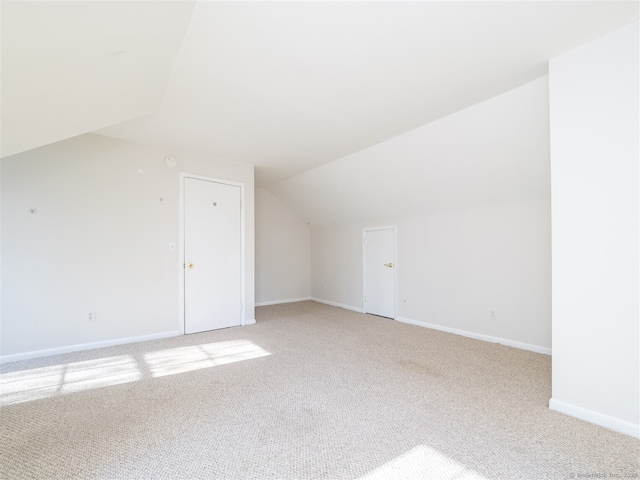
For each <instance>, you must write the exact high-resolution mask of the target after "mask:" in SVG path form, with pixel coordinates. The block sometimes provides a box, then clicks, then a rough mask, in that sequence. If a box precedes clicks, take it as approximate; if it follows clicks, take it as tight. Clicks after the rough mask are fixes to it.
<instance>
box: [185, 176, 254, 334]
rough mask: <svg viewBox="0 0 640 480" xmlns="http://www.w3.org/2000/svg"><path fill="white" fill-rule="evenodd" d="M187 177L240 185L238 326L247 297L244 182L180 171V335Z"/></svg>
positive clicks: (244, 323)
mask: <svg viewBox="0 0 640 480" xmlns="http://www.w3.org/2000/svg"><path fill="white" fill-rule="evenodd" d="M187 178H191V179H194V180H204V181H207V182H212V183H221V184H223V185H230V186H233V187H240V205H241V207H240V269H241V272H240V279H241V281H240V288H241V301H242V310H241V311H240V320H241V323H240V326H245V325H246V318H245V312H246V306H247V299H246V294H247V292H246V278H245V277H246V266H245V265H246V259H245V256H246V247H245V245H246V238H245V211H246V209H247V208H246V203H245V199H244V197H245V184H244V183H242V182H234V181H231V180H226V179H222V178H214V177H205V176H203V175H196V174H192V173H184V172H180V199H179V205H180V207H179V208H180V215H179V227H180V228H179V238H180V241H179V242H178V244H179V248H178V271H179V274H178V277H179V279H180V280H179V285H178V288H179V292H178V309H179V311H180V315H179V317H178V322H179V325H178V330H179V331H180V335H184V334H185V333H184V330H185V327H184V322H185V315H184V307H185V298H184V288H185V268H184V264H185V258H184V240H185V238H184V237H185V231H184V230H185V229H184V207H185V201H184V194H185V180H186V179H187Z"/></svg>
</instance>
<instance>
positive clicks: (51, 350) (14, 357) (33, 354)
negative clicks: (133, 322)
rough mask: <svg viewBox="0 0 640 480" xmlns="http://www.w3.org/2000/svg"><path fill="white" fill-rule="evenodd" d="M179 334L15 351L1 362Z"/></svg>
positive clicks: (151, 335)
mask: <svg viewBox="0 0 640 480" xmlns="http://www.w3.org/2000/svg"><path fill="white" fill-rule="evenodd" d="M179 335H180V332H179V331H178V330H172V331H170V332H161V333H152V334H150V335H140V336H138V337H126V338H116V339H113V340H101V341H99V342H91V343H79V344H77V345H68V346H66V347H57V348H48V349H46V350H35V351H32V352H24V353H14V354H13V355H3V356H1V357H0V363H9V362H19V361H21V360H30V359H32V358H40V357H49V356H51V355H60V354H63V353H71V352H81V351H84V350H94V349H96V348H104V347H113V346H116V345H124V344H127V343H138V342H148V341H149V340H159V339H161V338H169V337H177V336H179Z"/></svg>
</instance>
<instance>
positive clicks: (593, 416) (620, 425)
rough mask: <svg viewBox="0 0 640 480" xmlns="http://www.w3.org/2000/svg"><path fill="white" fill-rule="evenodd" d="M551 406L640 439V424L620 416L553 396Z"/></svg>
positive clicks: (550, 401) (567, 413)
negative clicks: (611, 415)
mask: <svg viewBox="0 0 640 480" xmlns="http://www.w3.org/2000/svg"><path fill="white" fill-rule="evenodd" d="M549 408H550V409H551V410H555V411H556V412H560V413H563V414H565V415H569V416H570V417H574V418H577V419H579V420H584V421H585V422H589V423H593V424H594V425H599V426H600V427H604V428H608V429H609V430H613V431H614V432H619V433H624V434H625V435H629V436H630V437H633V438H637V439H640V425H639V424H635V423H631V422H627V421H626V420H620V419H619V418H615V417H610V416H609V415H604V414H602V413H598V412H594V411H593V410H588V409H586V408H582V407H578V406H576V405H572V404H570V403H566V402H563V401H561V400H556V399H554V398H552V399H551V400H549Z"/></svg>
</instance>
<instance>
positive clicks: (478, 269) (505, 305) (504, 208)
mask: <svg viewBox="0 0 640 480" xmlns="http://www.w3.org/2000/svg"><path fill="white" fill-rule="evenodd" d="M383 225H396V226H397V229H398V231H397V244H398V247H397V250H398V257H397V259H396V260H397V261H396V268H397V269H398V272H397V281H398V285H397V291H398V298H397V303H396V315H397V317H399V318H400V319H402V320H404V321H410V322H413V323H419V324H429V326H433V327H436V328H442V329H446V330H450V331H457V332H458V333H465V334H468V335H471V336H476V337H479V338H485V339H493V340H496V339H501V340H502V341H504V342H503V343H508V344H511V345H515V346H519V347H522V348H528V349H532V350H535V351H541V352H547V351H549V349H550V347H551V296H550V295H551V286H550V277H551V261H550V205H549V199H548V198H539V199H531V200H526V201H517V202H510V203H503V204H498V205H487V206H478V207H472V208H468V209H462V210H454V211H447V212H440V213H434V214H424V215H414V216H408V217H396V218H385V219H380V220H378V221H367V222H363V223H358V224H351V225H348V226H341V227H329V228H319V229H314V230H312V296H313V297H314V298H318V299H321V300H325V301H329V302H333V303H337V304H341V305H345V306H349V307H353V308H356V309H362V308H363V302H362V296H363V292H362V286H363V283H362V228H364V227H371V226H383ZM491 310H494V311H495V318H490V311H491ZM489 337H491V338H489Z"/></svg>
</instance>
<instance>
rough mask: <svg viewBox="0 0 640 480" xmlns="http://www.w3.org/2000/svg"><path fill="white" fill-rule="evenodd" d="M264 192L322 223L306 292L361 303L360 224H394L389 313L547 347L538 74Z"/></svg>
mask: <svg viewBox="0 0 640 480" xmlns="http://www.w3.org/2000/svg"><path fill="white" fill-rule="evenodd" d="M270 190H272V191H273V192H274V193H275V194H276V195H277V196H278V197H279V198H283V199H284V200H286V201H285V203H286V204H287V205H291V206H292V208H295V209H296V211H297V212H298V214H299V215H300V216H301V217H302V218H308V219H310V221H311V224H312V226H313V225H314V222H315V223H316V224H317V225H321V226H322V227H318V228H314V229H312V234H311V294H312V297H314V298H317V299H319V300H323V301H327V302H332V303H335V304H339V305H343V306H346V307H349V308H354V309H362V307H363V298H362V295H363V293H362V287H363V285H362V283H363V281H362V228H363V227H373V226H384V225H396V226H397V228H398V230H397V235H398V239H397V245H398V258H397V268H398V273H397V275H398V276H397V280H398V286H397V288H398V294H399V295H398V304H397V308H396V314H397V316H398V318H400V319H402V320H404V321H410V322H414V323H420V324H423V325H426V324H428V325H430V326H434V327H436V328H442V329H447V330H449V331H456V332H458V333H464V334H468V335H472V336H475V337H478V338H484V339H493V340H495V339H500V340H501V341H503V342H504V343H508V344H510V345H514V346H519V347H522V348H529V349H533V350H535V351H542V352H547V353H548V352H549V351H550V347H551V285H550V279H551V258H550V256H551V253H550V249H551V239H550V236H551V233H550V226H551V219H550V198H549V192H550V180H549V114H548V86H547V78H546V77H544V78H541V79H539V80H536V81H534V82H532V83H529V84H526V85H523V86H522V87H520V88H517V89H515V90H512V91H510V92H506V93H504V94H502V95H499V96H497V97H495V98H492V99H489V100H487V101H485V102H482V103H480V104H478V105H475V106H473V107H470V108H468V109H466V110H463V111H460V112H458V113H455V114H453V115H450V116H449V117H446V118H443V119H440V120H437V121H435V122H432V123H430V124H428V125H425V126H423V127H420V128H418V129H416V130H413V131H411V132H408V133H406V134H403V135H400V136H398V137H395V138H392V139H390V140H388V141H386V142H382V143H380V144H378V145H375V146H373V147H371V148H369V149H367V150H363V151H361V152H358V153H355V154H353V155H350V156H348V157H345V158H343V159H340V160H337V161H335V162H332V163H330V164H327V165H324V166H322V167H319V168H317V169H315V170H312V171H309V172H307V173H305V174H303V175H299V176H298V177H294V178H293V179H290V180H287V181H285V182H282V183H280V184H278V185H275V186H274V187H271V188H270ZM327 224H328V225H327ZM331 224H333V225H331ZM404 300H406V303H405V302H404ZM491 310H493V311H495V318H490V311H491Z"/></svg>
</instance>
